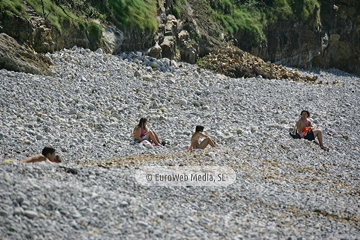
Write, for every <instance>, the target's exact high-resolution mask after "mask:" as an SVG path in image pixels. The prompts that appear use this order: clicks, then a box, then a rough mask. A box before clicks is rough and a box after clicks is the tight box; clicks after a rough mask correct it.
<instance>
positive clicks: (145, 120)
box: [138, 118, 148, 128]
mask: <svg viewBox="0 0 360 240" xmlns="http://www.w3.org/2000/svg"><path fill="white" fill-rule="evenodd" d="M147 121H148V120H147V118H140V121H139V124H138V127H140V128H144V124H145V123H146V122H147Z"/></svg>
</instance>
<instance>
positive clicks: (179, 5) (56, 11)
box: [0, 0, 320, 44]
mask: <svg viewBox="0 0 360 240" xmlns="http://www.w3.org/2000/svg"><path fill="white" fill-rule="evenodd" d="M25 2H27V3H28V4H29V5H31V6H32V7H33V8H34V9H35V11H36V12H37V13H38V14H39V15H41V16H43V17H44V18H46V19H47V20H48V21H50V22H51V23H52V24H53V25H54V26H55V27H56V28H57V29H58V31H59V32H61V31H62V27H64V25H65V26H67V25H71V24H76V25H78V26H79V28H80V30H82V31H87V32H88V33H89V34H90V35H91V36H92V37H96V38H101V33H102V29H101V27H100V26H99V25H96V24H94V23H91V22H93V21H92V20H94V19H97V20H98V21H100V22H111V23H114V24H115V25H117V26H118V27H119V28H120V29H122V30H124V31H126V30H128V29H131V28H134V27H136V28H139V29H142V30H145V31H151V32H153V31H156V30H157V27H158V26H157V21H156V18H157V6H156V4H157V0H25ZM197 3H201V4H202V5H200V6H202V7H200V9H196V11H197V12H196V15H199V16H202V19H199V21H204V22H208V23H210V24H211V25H212V26H214V27H215V28H216V30H211V28H210V29H208V31H209V34H210V36H214V37H219V34H220V31H218V29H220V28H222V29H225V31H226V32H228V33H229V34H233V35H239V34H242V35H246V36H249V37H250V38H251V40H252V41H254V43H255V44H256V43H259V42H261V41H262V40H263V38H264V33H263V29H264V27H265V26H266V25H267V24H269V23H273V22H275V21H277V20H298V21H303V22H307V23H308V24H316V22H317V21H318V19H319V14H320V13H319V12H320V11H319V8H320V4H319V1H318V0H198V2H197ZM187 4H189V3H186V0H174V1H173V5H172V13H173V14H174V15H175V17H177V18H181V16H182V14H183V13H186V7H185V6H186V5H187ZM194 4H196V3H195V2H194ZM0 10H1V11H2V12H3V13H5V14H6V15H7V16H11V14H9V13H10V12H11V13H14V14H17V15H19V16H24V17H28V16H27V15H26V11H25V5H24V1H23V0H0ZM200 38H201V36H198V37H197V41H198V40H199V39H200Z"/></svg>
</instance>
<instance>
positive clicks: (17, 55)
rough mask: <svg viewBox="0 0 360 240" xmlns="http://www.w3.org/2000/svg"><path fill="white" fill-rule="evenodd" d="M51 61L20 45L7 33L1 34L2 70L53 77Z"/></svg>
mask: <svg viewBox="0 0 360 240" xmlns="http://www.w3.org/2000/svg"><path fill="white" fill-rule="evenodd" d="M51 65H52V63H51V61H50V59H48V58H47V57H45V56H43V55H41V54H39V53H36V52H34V51H33V50H31V49H29V48H26V47H25V46H22V45H20V44H19V43H18V42H17V41H16V40H15V39H14V38H12V37H10V36H8V35H7V34H5V33H1V34H0V69H2V68H5V69H8V70H10V71H16V72H26V73H32V74H41V75H51V71H50V70H49V67H50V66H51Z"/></svg>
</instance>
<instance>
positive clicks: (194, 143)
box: [189, 125, 216, 150]
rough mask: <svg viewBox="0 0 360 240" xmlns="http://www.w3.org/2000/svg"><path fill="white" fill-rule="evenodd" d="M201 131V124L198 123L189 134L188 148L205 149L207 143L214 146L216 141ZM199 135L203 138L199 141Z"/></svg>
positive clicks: (202, 128) (202, 129)
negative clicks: (193, 131) (189, 143)
mask: <svg viewBox="0 0 360 240" xmlns="http://www.w3.org/2000/svg"><path fill="white" fill-rule="evenodd" d="M203 131H204V127H203V126H200V125H198V126H196V127H195V133H194V134H193V135H192V136H191V145H190V147H189V150H193V149H205V148H206V147H207V145H209V144H210V146H212V147H216V142H215V141H214V140H213V139H212V138H211V137H209V136H207V135H205V134H203ZM200 137H204V138H205V139H204V140H203V141H202V142H200Z"/></svg>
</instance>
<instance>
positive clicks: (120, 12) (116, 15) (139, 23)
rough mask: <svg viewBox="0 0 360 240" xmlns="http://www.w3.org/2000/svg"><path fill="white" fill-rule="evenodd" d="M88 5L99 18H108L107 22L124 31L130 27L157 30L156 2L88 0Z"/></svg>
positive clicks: (142, 0)
mask: <svg viewBox="0 0 360 240" xmlns="http://www.w3.org/2000/svg"><path fill="white" fill-rule="evenodd" d="M78 1H81V0H78ZM87 3H89V4H90V5H91V6H92V7H94V9H96V11H97V15H98V16H99V15H101V16H102V17H105V16H106V20H108V21H111V22H114V23H115V24H116V25H117V26H118V27H119V28H120V29H122V30H126V29H127V28H129V27H137V28H140V29H143V30H145V29H146V30H150V31H156V30H157V27H158V26H157V21H156V17H157V12H156V9H157V8H156V0H88V1H87ZM95 15H96V14H95Z"/></svg>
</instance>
